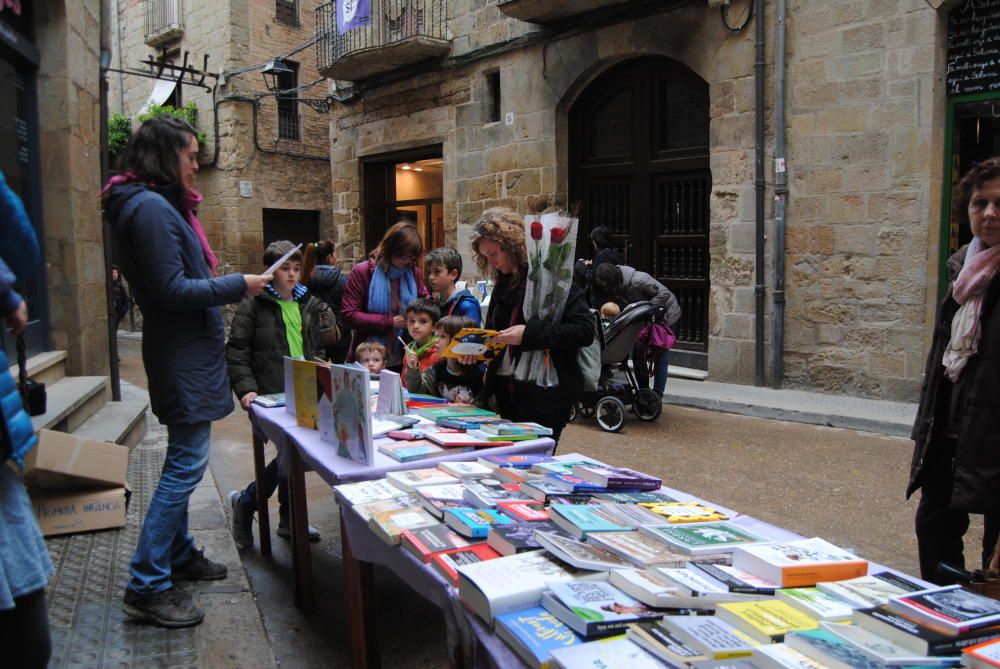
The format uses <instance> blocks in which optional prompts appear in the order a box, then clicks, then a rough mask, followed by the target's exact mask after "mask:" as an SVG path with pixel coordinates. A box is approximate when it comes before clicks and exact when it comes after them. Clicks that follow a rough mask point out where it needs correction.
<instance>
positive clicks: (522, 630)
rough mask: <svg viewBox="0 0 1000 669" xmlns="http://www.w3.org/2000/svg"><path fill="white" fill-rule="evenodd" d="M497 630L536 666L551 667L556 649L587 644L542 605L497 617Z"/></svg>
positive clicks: (541, 668)
mask: <svg viewBox="0 0 1000 669" xmlns="http://www.w3.org/2000/svg"><path fill="white" fill-rule="evenodd" d="M496 633H497V636H498V637H500V638H501V639H503V640H504V641H505V642H506V643H507V645H508V646H510V647H511V648H513V649H514V652H515V653H517V655H518V657H520V658H521V659H522V660H523V661H524V662H525V664H527V665H528V666H529V667H532V668H533V669H548V667H549V663H550V660H551V656H552V651H553V650H556V649H558V648H568V647H570V646H575V645H577V644H581V643H583V640H582V639H581V638H580V637H579V636H578V635H577V634H576V632H574V631H573V630H571V629H570V628H569V627H567V626H566V625H565V624H564V623H563V622H562V621H561V620H559V619H558V618H556V617H555V616H554V615H552V614H551V613H550V612H549V611H547V610H545V609H543V608H542V607H540V606H533V607H531V608H528V609H524V610H522V611H512V612H510V613H505V614H503V615H500V616H497V621H496Z"/></svg>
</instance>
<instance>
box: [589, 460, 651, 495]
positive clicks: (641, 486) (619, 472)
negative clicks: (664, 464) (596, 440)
mask: <svg viewBox="0 0 1000 669" xmlns="http://www.w3.org/2000/svg"><path fill="white" fill-rule="evenodd" d="M573 474H574V475H575V476H578V477H580V478H581V479H583V480H584V481H589V482H590V483H593V484H596V485H599V486H601V487H602V488H606V489H608V490H640V491H641V490H646V491H650V490H659V489H660V487H661V486H662V485H663V481H662V480H660V479H658V478H656V477H655V476H650V475H649V474H643V473H642V472H637V471H635V470H634V469H627V468H625V467H606V466H601V465H574V466H573Z"/></svg>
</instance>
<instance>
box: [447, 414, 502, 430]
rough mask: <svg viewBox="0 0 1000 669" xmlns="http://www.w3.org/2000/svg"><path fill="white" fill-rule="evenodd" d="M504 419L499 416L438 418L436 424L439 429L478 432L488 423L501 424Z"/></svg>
mask: <svg viewBox="0 0 1000 669" xmlns="http://www.w3.org/2000/svg"><path fill="white" fill-rule="evenodd" d="M503 420H504V419H503V418H501V417H500V416H497V415H495V414H494V415H492V416H467V417H463V418H438V419H437V420H436V421H435V424H436V425H437V426H438V427H448V428H451V429H453V430H478V429H480V428H481V427H482V426H483V425H484V424H486V423H499V422H502V421H503Z"/></svg>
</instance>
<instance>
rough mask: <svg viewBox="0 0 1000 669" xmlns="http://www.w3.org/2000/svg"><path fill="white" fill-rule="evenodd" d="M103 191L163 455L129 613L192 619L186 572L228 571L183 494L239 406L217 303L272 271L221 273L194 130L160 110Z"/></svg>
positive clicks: (195, 615)
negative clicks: (197, 184) (162, 431)
mask: <svg viewBox="0 0 1000 669" xmlns="http://www.w3.org/2000/svg"><path fill="white" fill-rule="evenodd" d="M119 169H120V172H119V174H118V175H117V176H115V177H112V179H111V180H110V181H109V183H108V185H107V186H106V187H105V189H104V193H103V195H104V198H105V206H106V210H107V216H108V219H109V220H110V221H111V226H112V231H113V235H114V244H115V256H116V257H117V258H118V261H119V264H120V265H121V268H122V271H123V272H124V273H125V276H126V278H127V279H128V281H129V284H130V285H131V286H132V293H133V296H134V298H135V302H136V304H137V305H139V309H141V310H142V315H143V337H142V362H143V365H144V367H145V368H146V376H147V378H148V380H149V398H150V404H151V405H152V409H153V413H154V414H155V415H156V417H157V418H158V419H159V420H160V422H161V423H162V424H164V425H166V426H167V453H166V461H165V462H164V464H163V470H162V472H161V473H160V480H159V483H158V484H157V486H156V491H155V492H154V493H153V497H152V499H151V500H150V502H149V509H148V510H147V512H146V518H145V520H144V521H143V525H142V532H141V534H140V535H139V545H138V547H137V548H136V552H135V555H134V556H133V558H132V564H131V567H130V573H131V574H132V580H131V581H130V582H129V584H128V587H127V588H126V590H125V602H124V606H123V608H124V610H125V612H126V613H127V614H129V615H130V616H133V617H135V618H139V619H141V620H145V621H147V622H150V623H152V624H155V625H160V626H162V627H186V626H190V625H197V624H198V623H200V622H201V621H202V619H203V618H204V613H203V612H202V611H201V610H199V609H198V607H197V606H195V604H194V600H193V599H192V597H191V595H190V594H189V593H188V592H187V591H185V590H183V589H181V588H179V587H177V585H176V584H177V581H180V580H189V581H190V580H215V579H221V578H225V577H226V566H225V565H223V564H219V563H216V562H212V561H211V560H209V559H208V558H206V557H205V554H204V552H203V551H200V550H197V549H195V547H194V539H192V538H191V537H190V536H189V535H188V500H189V498H190V497H191V493H192V492H194V489H195V487H196V486H197V485H198V482H199V481H201V478H202V475H203V474H204V473H205V468H206V467H207V466H208V449H209V442H210V439H211V427H212V421H214V420H219V419H220V418H224V417H225V416H227V415H228V414H229V413H231V412H232V410H233V396H232V392H231V391H230V390H229V375H228V373H227V370H226V338H225V328H224V325H223V322H222V313H221V311H220V309H219V307H220V306H221V305H223V304H228V303H231V302H239V301H240V299H241V298H242V297H243V296H244V295H246V296H249V297H253V296H255V295H257V294H258V293H260V291H261V290H262V289H263V288H264V286H265V285H267V283H268V282H269V281H270V280H271V277H270V276H259V275H253V274H228V275H226V276H216V275H215V274H216V268H217V267H218V259H217V258H216V255H215V253H214V252H213V251H212V248H211V246H210V245H209V243H208V238H207V237H206V235H205V230H204V228H203V227H202V225H201V223H200V222H199V221H198V217H197V216H196V214H195V209H196V208H197V207H198V204H199V203H200V202H201V195H199V194H198V192H197V191H196V190H194V188H193V183H194V176H195V173H196V172H197V171H198V139H197V134H196V132H195V130H194V128H192V127H191V126H190V125H189V124H187V123H185V122H184V121H182V120H180V119H178V118H175V117H172V116H160V117H158V118H154V119H151V120H149V121H146V122H145V123H143V124H142V126H140V127H139V129H138V130H137V131H136V132H135V134H134V135H133V136H132V138H131V139H130V140H129V143H128V145H127V146H126V147H125V150H124V151H123V153H122V156H121V159H120V160H119Z"/></svg>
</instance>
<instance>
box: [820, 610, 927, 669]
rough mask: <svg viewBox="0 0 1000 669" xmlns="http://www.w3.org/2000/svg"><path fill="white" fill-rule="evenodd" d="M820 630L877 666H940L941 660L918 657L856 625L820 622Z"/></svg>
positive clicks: (924, 656) (923, 656) (925, 656)
mask: <svg viewBox="0 0 1000 669" xmlns="http://www.w3.org/2000/svg"><path fill="white" fill-rule="evenodd" d="M819 627H820V629H821V630H823V631H825V632H827V633H829V634H833V635H834V636H835V637H837V638H838V639H840V640H841V641H843V642H844V643H847V644H849V645H851V646H853V647H854V649H855V650H857V651H858V652H860V653H862V654H864V655H865V656H866V657H867V658H868V659H869V660H870V661H872V662H875V663H876V664H877V665H878V666H880V667H881V666H886V665H894V666H898V665H910V666H919V665H940V663H941V659H940V658H935V657H930V656H927V655H918V654H916V653H914V652H913V651H911V650H907V649H906V648H903V647H902V646H900V645H897V644H894V643H893V642H891V641H889V640H888V639H886V638H884V637H881V636H879V635H877V634H875V633H874V632H871V631H869V630H866V629H865V628H864V627H859V626H857V625H851V624H843V623H830V622H825V621H820V623H819Z"/></svg>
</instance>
